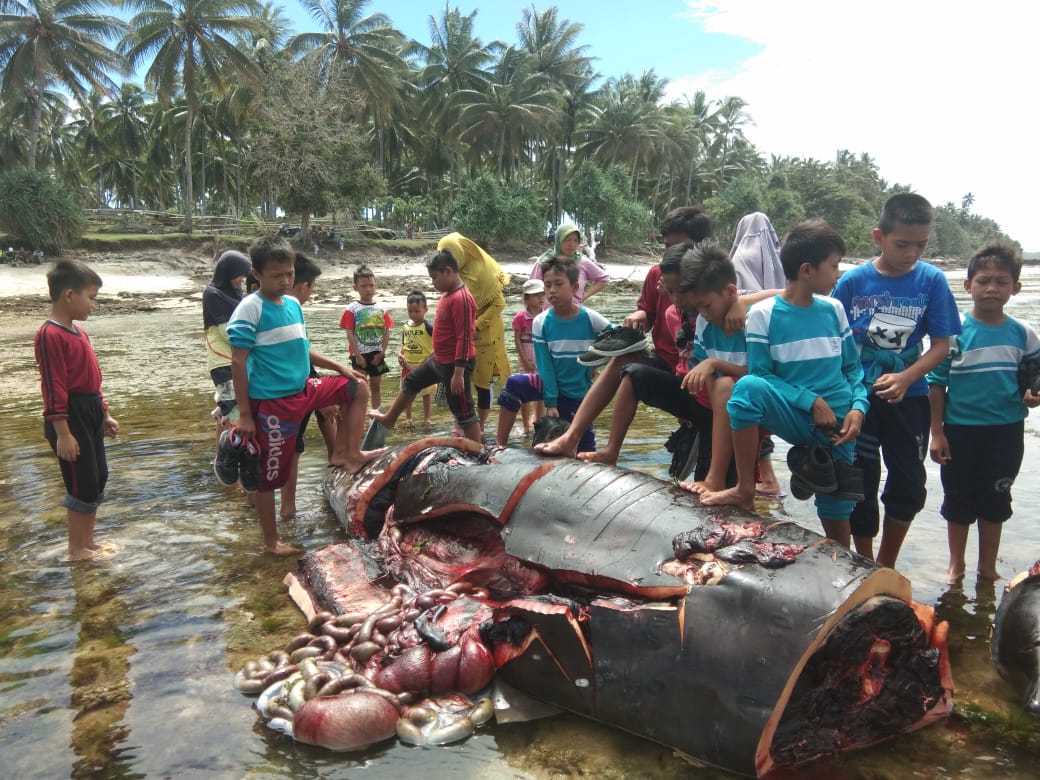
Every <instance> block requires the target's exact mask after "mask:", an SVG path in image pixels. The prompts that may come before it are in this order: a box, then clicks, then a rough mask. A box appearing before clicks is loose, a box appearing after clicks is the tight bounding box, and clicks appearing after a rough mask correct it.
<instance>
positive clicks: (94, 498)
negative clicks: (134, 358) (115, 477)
mask: <svg viewBox="0 0 1040 780" xmlns="http://www.w3.org/2000/svg"><path fill="white" fill-rule="evenodd" d="M68 421H69V431H71V432H72V435H73V436H75V437H76V442H77V443H78V444H79V457H77V458H76V460H75V461H73V462H71V463H70V462H69V461H67V460H62V459H61V458H58V463H59V465H60V466H61V478H62V481H63V482H64V483H65V493H66V495H65V498H63V499H62V501H61V504H62V506H64V507H66V508H68V509H71V510H73V511H75V512H81V513H83V514H91V513H93V512H95V511H97V505H98V504H99V503H100V502H101V499H102V497H103V495H104V492H105V485H106V484H107V483H108V460H107V459H106V457H105V410H104V407H103V406H102V405H101V396H99V395H96V394H93V393H70V394H69V417H68ZM43 435H44V436H45V437H46V438H47V441H48V442H49V443H50V445H51V449H52V450H54V452H55V453H57V451H58V432H57V431H56V430H55V429H54V423H52V422H50V421H47V422H45V423H44V424H43Z"/></svg>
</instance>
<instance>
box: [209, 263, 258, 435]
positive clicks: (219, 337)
mask: <svg viewBox="0 0 1040 780" xmlns="http://www.w3.org/2000/svg"><path fill="white" fill-rule="evenodd" d="M251 267H252V264H251V263H250V262H249V258H248V257H246V256H245V255H244V254H242V253H241V252H236V251H234V250H229V251H227V252H224V254H222V255H221V256H220V258H219V259H218V260H217V265H216V267H215V268H214V269H213V278H212V279H211V280H210V283H209V284H208V285H206V289H205V290H203V292H202V322H203V324H204V325H205V327H206V358H207V362H208V365H209V375H210V377H212V379H213V384H214V385H215V386H216V388H217V390H216V392H215V393H214V394H213V399H214V400H215V401H216V402H217V407H216V408H215V409H214V410H213V412H212V415H213V419H214V420H216V422H217V441H218V442H219V440H220V430H221V428H223V427H225V426H226V425H227V424H228V423H231V422H234V421H235V420H236V419H237V418H238V409H236V408H235V388H234V386H233V385H232V383H231V344H229V343H228V336H227V324H228V320H230V319H231V313H232V312H233V311H234V310H235V307H236V306H238V304H239V303H240V302H241V301H242V282H243V281H244V280H245V278H246V276H247V275H248V274H249V269H250V268H251Z"/></svg>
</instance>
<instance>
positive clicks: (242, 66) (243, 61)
mask: <svg viewBox="0 0 1040 780" xmlns="http://www.w3.org/2000/svg"><path fill="white" fill-rule="evenodd" d="M126 4H127V5H128V6H129V7H130V8H131V9H134V10H137V11H138V13H137V14H136V15H135V16H134V18H133V19H131V20H130V32H129V33H128V34H127V36H126V37H125V38H124V39H123V40H122V41H121V42H120V44H119V48H120V51H122V52H123V53H124V54H125V55H126V58H127V62H128V63H129V65H130V67H131V69H134V70H136V69H137V68H138V67H139V66H140V65H142V64H143V63H144V62H145V61H146V60H147V59H148V58H152V62H151V65H150V66H149V67H148V70H147V72H146V73H145V84H146V85H147V86H148V87H150V88H152V89H154V90H155V91H156V94H157V96H158V97H159V99H160V100H162V101H163V102H164V103H166V104H169V102H170V101H171V100H172V99H173V98H174V96H175V95H176V94H177V93H178V92H180V91H183V94H184V98H185V107H186V114H185V121H184V138H183V141H184V160H183V164H184V226H183V229H184V232H186V233H191V231H192V213H193V210H194V206H195V203H194V201H195V195H194V191H193V186H192V152H191V146H192V134H193V129H194V127H193V126H194V120H195V115H196V114H197V113H198V111H199V110H200V108H201V99H200V94H201V93H202V91H203V88H204V86H205V87H207V88H208V89H210V90H212V91H213V92H214V93H215V94H217V95H223V94H225V93H227V91H228V90H229V89H230V88H231V87H233V86H237V85H241V84H243V83H244V84H257V83H259V78H260V71H259V68H258V67H257V64H256V62H255V61H254V60H253V59H252V58H251V57H250V56H249V54H248V53H246V52H245V51H243V50H242V49H241V48H239V47H238V46H236V41H237V40H241V39H244V38H245V37H246V36H249V35H262V34H263V33H264V32H266V31H267V30H266V28H267V24H266V22H265V21H264V20H263V19H262V18H260V17H257V16H255V15H253V14H254V12H255V4H254V3H253V2H251V1H250V0H173V1H172V2H167V0H127V3H126Z"/></svg>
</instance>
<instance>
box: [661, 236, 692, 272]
mask: <svg viewBox="0 0 1040 780" xmlns="http://www.w3.org/2000/svg"><path fill="white" fill-rule="evenodd" d="M689 248H690V245H689V244H673V245H672V246H670V247H668V248H667V249H666V250H664V254H663V255H661V262H660V263H659V264H658V267H659V268H660V269H661V274H662V275H663V274H677V273H679V267H680V263H681V261H682V258H683V255H685V254H686V250H688V249H689Z"/></svg>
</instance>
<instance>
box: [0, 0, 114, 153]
mask: <svg viewBox="0 0 1040 780" xmlns="http://www.w3.org/2000/svg"><path fill="white" fill-rule="evenodd" d="M97 5H98V3H97V2H96V0H4V2H2V3H0V11H2V13H0V72H2V79H0V93H2V94H3V95H4V97H5V98H6V97H9V96H11V95H13V94H21V95H23V96H25V97H26V98H27V99H28V102H29V103H30V104H31V106H32V115H31V117H30V120H29V150H28V156H27V159H26V166H27V167H28V169H29V170H30V171H32V170H36V150H37V146H38V144H39V140H40V121H41V119H42V116H43V109H44V93H45V92H46V91H47V90H48V89H49V88H50V87H53V86H57V87H61V88H64V89H67V90H68V91H69V92H71V93H72V95H73V96H74V97H75V98H76V99H77V100H80V101H83V100H85V99H86V97H87V94H88V93H89V92H91V91H93V92H108V91H111V90H112V89H113V88H114V83H113V81H112V78H111V76H110V75H109V74H110V73H119V72H121V71H122V66H123V62H122V60H121V59H120V57H119V56H118V55H117V54H116V53H115V52H114V51H112V49H110V48H109V47H108V46H106V45H105V43H104V41H106V40H115V39H116V38H118V37H119V36H121V35H122V34H123V32H124V31H125V30H126V23H125V22H123V21H121V20H119V19H117V18H115V17H114V16H106V15H103V14H98V13H94V9H95V8H97Z"/></svg>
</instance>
